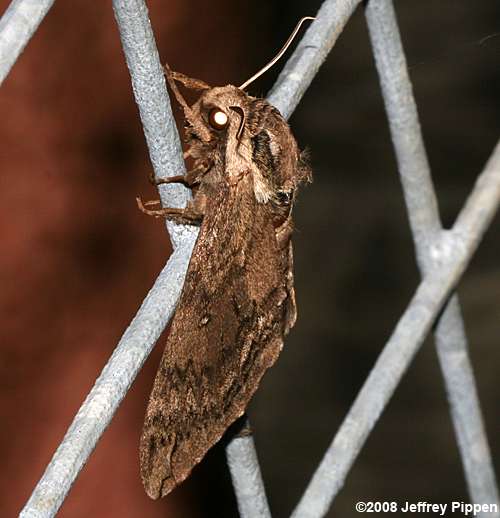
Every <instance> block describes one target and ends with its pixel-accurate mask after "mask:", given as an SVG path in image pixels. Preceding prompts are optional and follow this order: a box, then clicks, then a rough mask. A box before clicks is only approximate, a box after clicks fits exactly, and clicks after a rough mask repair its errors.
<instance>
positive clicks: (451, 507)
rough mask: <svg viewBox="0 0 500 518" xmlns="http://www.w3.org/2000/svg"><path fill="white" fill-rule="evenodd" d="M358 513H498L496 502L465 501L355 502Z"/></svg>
mask: <svg viewBox="0 0 500 518" xmlns="http://www.w3.org/2000/svg"><path fill="white" fill-rule="evenodd" d="M355 508H356V511H357V512H358V513H408V514H411V513H429V514H436V515H438V516H444V515H445V514H446V512H448V511H449V512H452V513H457V514H461V515H462V516H476V515H477V514H478V513H498V505H497V504H469V503H466V502H449V503H446V504H433V503H431V502H389V501H386V502H376V501H373V502H372V501H367V502H357V503H356V506H355Z"/></svg>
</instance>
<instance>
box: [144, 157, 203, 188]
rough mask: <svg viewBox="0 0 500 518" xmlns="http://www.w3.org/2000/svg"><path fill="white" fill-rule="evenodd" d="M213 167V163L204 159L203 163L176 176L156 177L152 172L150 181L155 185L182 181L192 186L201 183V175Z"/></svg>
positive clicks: (187, 185)
mask: <svg viewBox="0 0 500 518" xmlns="http://www.w3.org/2000/svg"><path fill="white" fill-rule="evenodd" d="M211 167H212V164H211V163H210V162H208V161H205V160H204V161H202V162H201V163H199V164H198V165H197V166H196V167H195V168H194V169H191V171H188V172H187V173H186V174H184V175H183V174H178V175H176V176H169V177H168V178H155V177H154V174H153V173H151V174H150V175H149V181H150V182H151V183H152V184H153V185H162V184H165V183H181V184H183V185H185V186H186V187H189V188H191V187H193V186H194V185H196V184H198V183H200V180H199V177H200V175H203V174H205V173H206V172H207V171H208V170H209V169H210V168H211Z"/></svg>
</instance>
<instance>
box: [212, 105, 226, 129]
mask: <svg viewBox="0 0 500 518" xmlns="http://www.w3.org/2000/svg"><path fill="white" fill-rule="evenodd" d="M228 121H229V119H228V116H227V115H226V114H225V113H224V112H223V111H222V110H219V108H213V109H212V110H210V113H209V114H208V122H209V124H210V126H212V128H214V129H216V130H221V129H224V128H225V127H226V126H227V123H228Z"/></svg>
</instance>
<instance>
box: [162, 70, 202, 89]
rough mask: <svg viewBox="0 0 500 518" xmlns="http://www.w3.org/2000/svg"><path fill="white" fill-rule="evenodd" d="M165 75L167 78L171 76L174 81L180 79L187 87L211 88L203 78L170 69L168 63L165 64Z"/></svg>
mask: <svg viewBox="0 0 500 518" xmlns="http://www.w3.org/2000/svg"><path fill="white" fill-rule="evenodd" d="M163 68H164V70H165V75H166V76H167V78H171V79H172V80H174V81H179V83H182V84H183V85H184V86H185V87H186V88H191V89H193V90H208V89H209V88H210V86H209V85H207V83H205V81H202V80H201V79H195V78H194V77H188V76H186V75H184V74H182V73H181V72H174V71H173V70H171V69H170V67H169V66H168V64H165V65H164V67H163Z"/></svg>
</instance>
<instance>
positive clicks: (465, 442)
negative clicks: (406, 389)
mask: <svg viewBox="0 0 500 518" xmlns="http://www.w3.org/2000/svg"><path fill="white" fill-rule="evenodd" d="M366 20H367V23H368V30H369V34H370V40H371V44H372V49H373V54H374V57H375V63H376V66H377V71H378V74H379V78H380V84H381V87H382V93H383V98H384V104H385V108H386V112H387V119H388V122H389V127H390V130H391V137H392V142H393V145H394V149H395V153H396V158H397V162H398V167H399V173H400V175H401V183H402V185H403V192H404V198H405V201H406V207H407V211H408V215H409V220H410V226H411V229H412V234H413V240H414V243H415V248H416V252H417V262H418V265H419V268H420V271H421V275H422V277H424V276H425V275H426V274H428V273H429V272H431V271H432V270H433V269H435V268H437V267H439V265H438V262H437V260H436V258H435V257H434V251H435V246H436V244H437V243H439V234H440V232H441V230H442V226H441V222H440V219H439V214H438V207H437V200H436V195H435V193H434V187H433V184H432V179H431V172H430V167H429V163H428V160H427V156H426V152H425V147H424V142H423V138H422V132H421V130H420V124H419V121H418V114H417V108H416V104H415V100H414V98H413V92H412V86H411V82H410V78H409V76H408V69H407V66H406V59H405V55H404V51H403V46H402V43H401V37H400V34H399V28H398V24H397V21H396V15H395V12H394V7H393V3H392V1H391V0H370V1H369V2H368V4H367V7H366ZM415 186H418V188H415ZM435 339H436V348H437V353H438V359H439V363H440V366H441V371H442V373H443V377H444V381H445V386H446V392H447V395H448V400H449V403H450V412H451V416H452V420H453V425H454V429H455V435H456V437H457V442H458V446H459V451H460V456H461V459H462V463H463V466H464V471H465V477H466V480H467V486H468V489H469V494H470V497H471V500H472V502H474V503H477V504H482V503H484V502H490V503H497V504H499V501H498V490H497V484H496V480H495V473H494V470H493V463H492V460H491V454H490V450H489V446H488V440H487V437H486V432H485V430H484V425H483V420H482V416H481V408H480V404H479V398H478V396H477V390H476V385H475V381H474V373H473V370H472V366H471V362H470V359H469V354H468V347H467V338H466V336H465V329H464V324H463V321H462V316H461V312H460V305H459V302H458V297H457V296H453V297H452V298H451V300H450V302H449V303H448V304H447V306H446V309H445V310H444V312H443V314H442V316H441V318H440V319H439V322H438V324H437V327H436V332H435ZM499 507H500V505H499ZM479 516H481V513H480V514H479ZM488 516H489V517H491V516H492V513H488Z"/></svg>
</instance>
